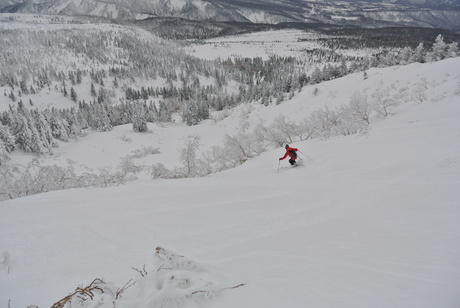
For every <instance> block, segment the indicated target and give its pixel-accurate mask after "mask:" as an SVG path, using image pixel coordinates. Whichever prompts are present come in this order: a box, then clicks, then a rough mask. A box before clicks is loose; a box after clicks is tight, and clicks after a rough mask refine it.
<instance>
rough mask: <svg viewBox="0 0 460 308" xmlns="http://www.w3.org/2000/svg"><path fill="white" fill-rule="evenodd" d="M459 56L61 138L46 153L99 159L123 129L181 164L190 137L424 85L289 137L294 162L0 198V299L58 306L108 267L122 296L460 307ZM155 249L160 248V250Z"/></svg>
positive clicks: (179, 301) (195, 302) (132, 303)
mask: <svg viewBox="0 0 460 308" xmlns="http://www.w3.org/2000/svg"><path fill="white" fill-rule="evenodd" d="M459 66H460V58H455V59H448V60H445V61H440V62H436V63H427V64H419V63H417V64H412V65H408V66H402V67H390V68H385V69H371V70H369V71H368V78H367V79H366V80H363V78H362V74H353V75H350V76H347V77H344V78H340V79H336V80H333V81H330V82H325V83H321V84H319V85H315V86H308V87H305V88H304V89H303V90H302V92H300V93H298V94H297V95H296V96H295V97H294V98H293V99H292V100H290V101H287V102H284V103H282V104H279V105H271V106H269V107H264V106H261V105H260V104H253V105H252V106H240V107H239V108H237V109H235V110H234V111H232V113H231V114H230V115H229V116H228V117H227V118H226V119H224V120H223V121H219V122H212V121H208V122H204V123H202V124H200V125H196V126H193V127H185V126H180V125H176V126H170V127H162V128H161V127H157V126H151V128H152V130H153V133H151V134H135V133H133V132H132V128H131V126H122V127H118V128H117V129H116V130H114V131H112V132H107V133H99V134H91V135H89V136H88V138H86V139H82V140H80V141H78V142H73V143H68V144H67V146H65V147H61V148H60V149H59V151H61V152H59V153H56V154H55V155H54V156H52V157H51V156H50V157H48V158H47V159H49V162H50V163H59V160H66V159H70V158H72V157H74V158H75V159H76V160H75V161H76V163H79V162H81V161H78V159H81V158H82V157H83V154H84V155H86V156H84V159H85V160H88V162H90V163H91V162H92V164H93V165H92V166H94V167H97V166H100V165H101V164H107V163H110V162H115V161H116V160H117V159H118V158H120V157H121V156H123V155H124V154H125V152H126V151H129V150H130V149H129V147H130V146H131V144H127V143H126V142H122V141H120V139H119V138H118V137H119V136H120V134H122V133H123V132H125V133H129V134H131V135H129V136H130V137H131V136H132V137H133V142H132V143H133V144H134V143H137V145H139V146H140V145H149V144H153V145H159V146H161V150H162V154H160V155H158V157H155V159H159V160H160V161H162V162H169V163H171V164H177V163H178V160H179V154H177V155H175V154H173V153H178V152H177V148H178V147H180V145H178V143H179V140H180V141H182V139H181V138H183V137H184V136H187V135H189V134H196V135H199V136H201V137H202V138H201V142H202V144H203V147H205V148H210V147H212V146H213V145H215V144H217V143H218V141H219V140H221V139H222V137H223V136H224V135H225V134H234V133H235V132H236V131H238V128H239V127H243V126H244V127H245V128H246V129H251V128H252V127H253V125H257V123H259V122H260V121H264V122H265V123H267V122H268V123H269V122H270V121H272V120H273V119H275V118H276V117H278V116H279V115H280V114H284V115H286V116H287V117H288V118H289V119H290V120H292V121H296V122H298V121H302V120H303V119H304V118H305V117H306V116H308V115H309V114H311V113H312V112H313V111H314V110H316V109H317V108H320V107H324V106H327V107H328V108H331V109H333V108H336V107H339V106H340V105H341V104H343V103H344V102H347V101H349V99H350V97H351V95H352V94H353V92H355V91H361V92H366V93H368V94H369V95H371V94H372V93H375V92H376V91H378V90H379V89H380V90H382V89H389V91H400V90H403V91H407V93H409V94H410V95H409V97H414V98H415V96H416V95H417V94H421V93H422V94H424V99H423V100H412V99H409V100H408V101H407V102H406V103H404V104H402V105H400V106H399V107H398V108H397V109H395V110H394V114H392V115H391V116H389V117H387V118H385V119H381V118H374V119H373V121H372V124H371V129H370V130H369V132H368V133H367V134H363V135H352V136H347V137H338V138H334V139H332V140H308V141H302V142H297V143H293V144H291V145H292V146H293V147H296V148H298V149H300V151H301V153H300V157H301V158H302V162H303V166H300V167H296V168H292V167H290V166H289V165H288V164H287V163H286V161H282V162H279V160H278V158H279V157H281V156H282V155H283V154H284V151H283V149H282V148H278V149H275V150H271V151H268V152H265V153H264V154H262V155H260V156H258V157H257V158H254V159H251V160H249V161H247V162H246V163H245V164H243V165H242V166H240V167H238V168H235V169H232V170H228V171H226V172H222V173H218V174H214V175H211V176H209V177H205V178H195V179H182V180H149V179H144V180H138V181H135V182H132V183H129V184H128V185H124V186H118V187H111V188H106V189H73V190H66V191H57V192H50V193H44V194H40V195H35V196H31V197H26V198H20V199H15V200H11V201H6V202H2V203H0V253H1V255H0V257H1V259H0V290H2V291H1V292H0V304H1V305H3V306H8V304H10V305H11V307H27V306H28V305H31V304H34V305H38V306H39V307H50V306H51V305H52V304H53V303H55V302H57V301H58V300H59V299H61V298H63V297H64V296H66V295H67V294H69V293H71V292H73V291H74V290H75V288H77V287H78V286H82V285H83V286H85V285H88V284H90V283H91V282H92V281H93V280H94V279H95V278H104V279H106V281H108V282H112V283H113V285H114V286H115V287H114V290H117V289H118V288H122V287H123V286H125V285H126V283H127V282H131V283H132V282H136V284H135V285H133V286H132V287H130V288H129V289H128V290H127V291H126V292H125V293H124V295H123V297H122V298H120V299H118V300H117V302H116V304H117V307H139V308H141V307H148V306H149V304H151V305H153V304H152V303H155V305H156V306H161V307H167V308H172V307H175V308H177V307H185V308H192V307H193V308H194V307H219V308H230V307H232V308H233V307H241V308H246V307H247V308H253V307H267V308H279V307H293V308H297V307H298V308H304V307H323V308H332V307H343V308H356V307H358V308H361V307H362V308H365V307H376V308H387V307H389V306H391V307H401V308H402V307H408V306H412V305H416V306H417V307H421V308H432V307H445V308H457V307H458V303H459V302H460V297H459V294H458V289H459V287H460V272H459V268H460V246H459V245H458V243H459V242H460V225H459V221H460V207H459V201H458V200H460V191H459V190H458V187H459V185H460V146H459V144H460V140H459V133H458V132H459V123H460V104H459V103H458V102H459V98H460V74H459V72H458V67H459ZM315 88H318V94H317V95H313V92H314V91H313V90H314V89H315ZM243 124H244V125H243ZM95 139H97V143H94V144H93V143H89V142H94V140H95ZM93 146H98V148H94V147H93ZM94 151H97V152H98V153H97V154H98V155H95V154H94V153H95V152H94ZM99 152H100V153H99ZM104 152H105V153H106V154H107V155H105V156H104V155H103V154H104ZM99 154H101V155H100V156H99ZM99 158H101V160H100V161H99ZM13 159H16V158H13ZM278 163H280V165H278ZM278 166H279V169H278ZM158 246H160V247H164V248H165V249H167V251H163V250H161V249H160V251H161V254H160V255H158V253H157V252H158V250H156V249H155V247H158ZM169 251H172V252H174V253H171V252H169ZM153 254H155V256H152V255H153ZM158 257H160V259H161V258H162V260H160V261H161V262H160V263H158ZM144 264H145V265H146V266H145V269H146V272H147V274H146V276H145V277H143V276H142V275H140V273H139V271H140V272H141V273H145V272H143V271H142V270H143V265H144ZM132 267H134V268H136V269H138V271H135V270H133V269H132ZM241 284H244V286H241V287H238V288H233V287H236V286H238V285H241ZM109 295H110V293H105V294H104V296H105V297H102V296H99V295H98V296H97V297H96V300H98V301H99V302H98V305H97V306H98V307H103V308H106V307H113V305H114V304H113V302H112V299H110V298H109ZM91 304H94V305H93V307H94V306H96V304H95V303H94V302H91ZM88 305H90V304H88ZM72 307H75V306H72Z"/></svg>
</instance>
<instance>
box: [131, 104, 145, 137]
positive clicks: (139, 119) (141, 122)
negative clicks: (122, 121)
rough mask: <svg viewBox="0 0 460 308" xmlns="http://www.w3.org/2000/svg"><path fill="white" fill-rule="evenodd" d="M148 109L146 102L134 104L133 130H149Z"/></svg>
mask: <svg viewBox="0 0 460 308" xmlns="http://www.w3.org/2000/svg"><path fill="white" fill-rule="evenodd" d="M146 109H147V108H144V104H142V103H137V104H136V103H135V104H134V105H133V118H132V121H133V130H134V131H135V132H141V133H142V132H146V131H148V127H147V121H146Z"/></svg>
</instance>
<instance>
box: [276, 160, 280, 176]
mask: <svg viewBox="0 0 460 308" xmlns="http://www.w3.org/2000/svg"><path fill="white" fill-rule="evenodd" d="M280 162H281V161H280V160H279V159H278V171H276V172H278V173H279V172H280Z"/></svg>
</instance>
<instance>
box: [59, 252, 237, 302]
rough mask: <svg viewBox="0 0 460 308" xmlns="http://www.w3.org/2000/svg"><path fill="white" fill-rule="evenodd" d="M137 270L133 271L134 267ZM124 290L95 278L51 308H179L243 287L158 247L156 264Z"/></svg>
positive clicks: (207, 268)
mask: <svg viewBox="0 0 460 308" xmlns="http://www.w3.org/2000/svg"><path fill="white" fill-rule="evenodd" d="M133 269H134V268H133ZM135 270H136V271H137V272H138V273H139V274H140V277H139V276H137V279H130V280H129V281H128V282H127V283H126V284H125V285H124V286H123V287H117V286H115V285H114V284H113V283H109V282H106V281H104V280H103V279H99V278H98V279H95V280H94V281H93V282H91V283H90V284H89V285H88V286H86V287H78V288H77V289H76V290H75V291H74V292H73V293H70V294H69V295H67V296H66V297H64V298H62V299H61V300H59V301H57V302H56V303H55V304H54V305H53V306H52V307H51V308H71V307H73V308H77V307H80V308H96V307H99V308H122V307H130V308H145V307H158V308H160V307H161V308H173V307H174V308H178V307H181V306H182V305H183V304H185V303H186V302H187V301H191V300H193V301H194V302H196V303H200V302H204V301H208V300H211V299H212V298H213V297H215V296H217V295H219V294H220V293H221V292H223V291H225V290H231V289H235V288H239V287H242V286H244V284H243V283H235V282H234V281H232V279H230V278H228V277H226V276H224V275H222V274H221V273H219V272H217V271H216V270H214V269H213V268H212V267H211V266H209V265H205V264H200V263H197V262H194V261H192V260H190V259H188V258H186V257H184V256H180V255H178V254H176V253H174V252H172V251H169V250H166V249H164V248H161V247H157V248H156V250H155V255H154V260H153V263H152V264H151V265H150V266H149V270H147V269H146V266H144V268H143V269H142V270H137V269H135Z"/></svg>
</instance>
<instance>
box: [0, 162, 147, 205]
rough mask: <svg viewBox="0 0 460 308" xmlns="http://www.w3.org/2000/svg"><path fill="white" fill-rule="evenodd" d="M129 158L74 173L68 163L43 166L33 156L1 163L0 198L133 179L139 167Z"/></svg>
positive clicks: (141, 167)
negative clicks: (94, 170) (114, 165)
mask: <svg viewBox="0 0 460 308" xmlns="http://www.w3.org/2000/svg"><path fill="white" fill-rule="evenodd" d="M143 168H144V167H143V166H136V165H135V164H134V163H133V162H132V160H131V159H130V158H129V157H128V158H124V159H123V160H122V161H121V163H120V164H119V165H118V167H117V168H116V169H115V171H114V170H113V168H112V167H102V168H99V173H98V174H95V173H90V172H86V173H83V174H80V175H78V174H76V172H75V170H74V169H73V167H72V166H68V167H60V166H57V165H53V166H44V165H41V163H40V162H39V161H38V159H35V160H33V161H32V162H30V163H29V164H27V165H26V166H23V165H19V164H15V165H10V164H3V165H1V166H0V200H5V199H15V198H19V197H24V196H29V195H35V194H38V193H43V192H48V191H55V190H62V189H69V188H81V187H107V186H112V185H120V184H123V183H126V182H127V181H132V180H134V179H136V174H137V173H139V172H140V171H142V170H143Z"/></svg>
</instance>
